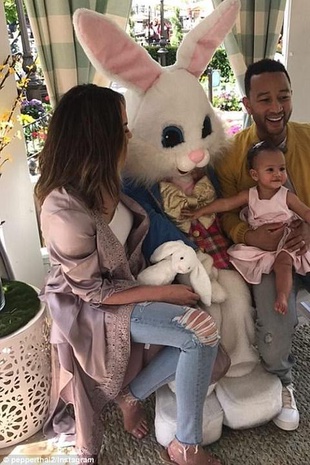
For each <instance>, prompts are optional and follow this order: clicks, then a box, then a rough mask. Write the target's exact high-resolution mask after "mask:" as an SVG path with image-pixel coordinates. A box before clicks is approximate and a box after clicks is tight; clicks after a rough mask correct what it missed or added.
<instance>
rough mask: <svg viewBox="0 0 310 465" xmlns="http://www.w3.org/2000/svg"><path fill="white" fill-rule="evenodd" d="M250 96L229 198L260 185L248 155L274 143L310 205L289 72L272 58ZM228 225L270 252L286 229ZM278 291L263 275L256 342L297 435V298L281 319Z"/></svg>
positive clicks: (297, 234)
mask: <svg viewBox="0 0 310 465" xmlns="http://www.w3.org/2000/svg"><path fill="white" fill-rule="evenodd" d="M245 93H246V96H245V97H244V98H243V104H244V106H245V108H246V110H247V112H248V113H249V114H250V115H251V116H252V118H253V120H254V123H253V124H252V126H250V127H249V128H247V129H244V130H243V131H241V132H240V133H238V134H236V135H235V136H234V139H233V144H232V147H231V148H230V149H229V152H228V153H227V154H226V156H225V157H224V158H223V159H222V160H220V161H219V162H218V163H217V165H216V167H215V170H216V173H217V175H218V178H219V181H220V184H221V188H222V193H223V196H224V197H230V196H232V195H235V194H236V193H238V192H240V191H242V190H244V189H248V188H250V187H252V186H254V185H255V182H254V181H253V179H252V178H251V177H250V175H249V173H248V169H247V161H246V155H247V152H248V150H249V148H250V147H251V146H253V145H254V144H255V143H257V142H259V141H262V140H268V141H270V142H272V143H273V144H274V145H276V146H278V147H280V148H281V149H282V150H283V152H284V153H285V159H286V168H287V173H288V183H287V185H286V187H288V188H289V189H290V190H292V191H293V192H295V193H296V194H297V195H298V197H299V198H300V199H301V200H302V201H303V202H304V203H305V204H306V205H308V206H310V187H309V179H310V124H307V123H293V122H289V119H290V116H291V113H292V100H291V97H292V89H291V82H290V77H289V75H288V73H287V70H286V69H285V67H284V66H283V64H282V63H280V62H278V61H275V60H271V59H263V60H260V61H258V62H256V63H253V64H251V65H250V66H249V67H248V69H247V72H246V74H245ZM222 225H223V229H224V231H225V232H226V234H227V235H228V237H229V238H231V239H232V240H233V242H235V243H245V244H247V245H252V246H256V247H259V248H261V249H264V250H276V249H277V245H278V243H279V241H280V239H281V237H282V234H283V231H284V228H285V225H283V224H279V223H273V224H268V225H262V226H260V227H259V228H257V229H255V230H251V229H250V228H249V226H248V224H247V223H246V222H244V221H242V220H241V219H240V218H239V211H232V212H229V213H225V214H223V217H222ZM293 226H294V227H293V229H292V232H291V235H290V236H289V238H288V240H287V243H286V247H287V248H288V249H289V250H297V251H298V254H303V253H305V251H306V250H307V249H308V248H309V246H310V229H309V227H308V226H307V225H306V224H305V223H303V222H301V221H300V222H299V221H298V222H295V223H294V225H293ZM309 274H310V273H309ZM309 274H308V275H306V276H305V277H300V276H298V280H301V278H303V283H302V285H303V286H304V287H306V288H308V289H309V290H310V276H309ZM296 279H297V278H296ZM275 289H276V288H275V279H274V273H271V274H269V275H263V279H262V281H261V283H260V284H258V285H253V287H252V290H253V297H254V301H255V306H256V312H257V321H256V337H257V345H258V349H259V351H260V355H261V358H262V362H263V364H264V366H265V368H266V370H267V371H269V372H270V373H273V374H276V375H277V376H279V378H280V380H281V382H282V385H283V390H282V401H283V406H282V410H281V412H280V414H279V415H278V416H277V417H276V418H275V419H274V420H273V421H274V423H275V424H276V425H277V426H278V427H279V428H281V429H284V430H287V431H291V430H294V429H296V428H298V425H299V413H298V410H297V407H296V403H295V400H294V394H293V386H292V374H291V369H292V366H293V364H294V357H293V355H292V354H291V346H292V337H293V334H294V329H295V326H296V324H297V315H296V302H295V300H296V299H295V294H294V293H292V295H291V297H290V300H289V309H288V312H287V313H286V314H285V315H280V314H279V313H277V312H275V311H274V302H275V296H276V290H275Z"/></svg>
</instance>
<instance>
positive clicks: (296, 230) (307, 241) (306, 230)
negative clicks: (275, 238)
mask: <svg viewBox="0 0 310 465" xmlns="http://www.w3.org/2000/svg"><path fill="white" fill-rule="evenodd" d="M290 228H291V233H290V234H289V236H288V238H287V240H286V242H285V248H286V249H287V250H288V251H289V252H296V255H303V254H304V253H306V252H307V250H309V247H310V225H309V224H307V223H305V222H304V221H301V220H295V221H293V223H292V224H291V225H290Z"/></svg>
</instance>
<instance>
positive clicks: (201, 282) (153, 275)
mask: <svg viewBox="0 0 310 465" xmlns="http://www.w3.org/2000/svg"><path fill="white" fill-rule="evenodd" d="M150 262H151V263H154V265H151V266H149V267H148V268H145V269H144V270H143V271H141V273H139V274H138V276H137V280H138V281H139V282H140V283H141V284H153V285H158V286H160V285H163V284H170V283H172V281H173V280H174V279H175V277H176V275H177V274H184V275H188V277H189V281H190V283H191V285H192V288H193V289H194V291H195V292H197V294H199V296H200V300H201V302H203V303H204V304H205V305H207V306H210V305H211V281H210V278H209V275H208V274H207V272H206V270H205V268H204V267H203V266H202V264H201V262H200V260H199V259H198V257H197V255H196V252H195V251H194V249H193V248H192V247H190V246H189V245H186V244H184V242H183V241H168V242H165V243H164V244H162V245H160V246H159V247H157V249H155V251H154V252H153V254H152V255H151V257H150Z"/></svg>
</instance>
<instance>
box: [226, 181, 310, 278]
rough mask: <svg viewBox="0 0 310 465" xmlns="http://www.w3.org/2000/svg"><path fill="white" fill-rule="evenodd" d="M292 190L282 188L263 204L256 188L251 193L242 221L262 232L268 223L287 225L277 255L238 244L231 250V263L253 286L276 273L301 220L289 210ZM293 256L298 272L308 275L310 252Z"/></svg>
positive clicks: (229, 251) (263, 201)
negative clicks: (294, 226)
mask: <svg viewBox="0 0 310 465" xmlns="http://www.w3.org/2000/svg"><path fill="white" fill-rule="evenodd" d="M287 192H288V189H287V188H286V187H283V186H282V187H281V188H280V189H279V190H278V192H277V193H276V194H275V195H274V196H273V197H272V198H271V199H270V200H261V199H259V197H258V191H257V188H256V187H252V188H251V189H250V190H249V205H248V207H246V209H245V210H246V213H244V210H242V212H241V214H240V216H241V219H243V220H245V221H247V222H248V223H249V225H250V226H251V228H252V229H256V228H258V226H261V225H262V224H266V223H283V222H285V223H287V225H288V226H287V227H286V228H285V231H284V233H283V236H282V239H281V241H280V243H279V245H278V248H277V250H276V251H274V252H269V251H266V250H261V249H259V248H257V247H252V246H249V245H245V244H236V245H233V246H232V247H230V248H229V249H228V254H229V256H230V261H231V263H232V264H233V265H234V267H235V268H236V269H237V270H238V271H239V273H240V274H241V275H242V276H243V277H244V279H245V280H246V281H247V282H248V283H250V284H259V283H260V282H261V279H262V273H266V274H269V273H270V271H271V270H272V267H273V264H274V261H275V258H276V256H277V255H278V254H279V252H280V251H281V250H284V249H283V245H284V243H285V241H286V238H287V236H288V234H289V233H290V228H289V225H290V223H291V222H292V221H293V220H295V219H297V218H299V217H298V216H297V215H296V214H295V213H294V212H292V211H291V210H289V208H288V206H287V203H286V197H287ZM285 252H287V253H289V255H290V256H291V257H292V258H293V265H294V268H295V271H296V272H297V273H299V274H302V275H305V274H306V273H308V272H309V271H310V252H306V253H305V254H304V255H302V256H297V255H296V253H294V252H293V253H291V252H288V251H287V250H285Z"/></svg>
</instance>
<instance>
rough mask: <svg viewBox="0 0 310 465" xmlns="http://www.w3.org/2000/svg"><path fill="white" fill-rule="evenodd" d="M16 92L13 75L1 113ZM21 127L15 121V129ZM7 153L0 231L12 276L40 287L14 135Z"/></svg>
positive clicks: (0, 23)
mask: <svg viewBox="0 0 310 465" xmlns="http://www.w3.org/2000/svg"><path fill="white" fill-rule="evenodd" d="M9 53H10V46H9V39H8V35H7V28H6V22H5V16H4V7H3V2H0V62H1V63H2V62H3V61H4V60H5V59H6V57H7V56H8V55H9ZM16 95H17V90H16V84H15V79H14V75H11V76H10V77H9V78H8V79H7V80H6V82H5V87H4V89H2V90H0V114H2V113H3V112H5V111H7V110H8V109H10V108H11V107H12V103H13V102H14V98H15V97H16ZM15 129H20V130H21V133H22V128H21V127H20V126H19V123H18V122H15V126H14V130H15ZM4 153H7V154H8V155H10V158H11V159H12V161H11V162H7V163H6V164H5V165H4V167H3V170H2V172H3V174H2V176H1V178H0V221H5V223H4V225H3V226H2V230H1V231H0V233H1V234H2V238H3V239H4V246H5V248H6V250H7V253H8V256H9V259H10V262H11V265H12V268H13V272H14V274H15V278H16V279H17V280H20V281H25V282H28V283H29V284H32V285H34V286H37V287H39V288H40V287H41V286H42V284H43V281H44V268H43V261H42V256H41V250H40V241H39V233H38V227H37V221H36V215H35V207H34V203H33V188H32V185H31V182H30V176H29V174H28V166H27V160H26V148H25V142H24V139H22V140H19V139H17V138H15V139H14V140H13V141H12V142H11V143H10V144H9V145H8V146H7V148H6V149H5V152H4V151H3V152H2V156H3V155H4Z"/></svg>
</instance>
